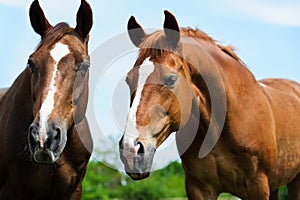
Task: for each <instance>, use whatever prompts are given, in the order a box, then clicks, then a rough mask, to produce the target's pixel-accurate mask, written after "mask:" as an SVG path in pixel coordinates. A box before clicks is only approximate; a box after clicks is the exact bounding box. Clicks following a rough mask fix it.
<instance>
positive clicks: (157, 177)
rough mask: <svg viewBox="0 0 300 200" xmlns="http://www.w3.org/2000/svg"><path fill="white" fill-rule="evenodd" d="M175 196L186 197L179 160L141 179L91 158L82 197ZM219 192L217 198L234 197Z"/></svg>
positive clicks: (143, 199) (132, 199)
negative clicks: (128, 175) (126, 174)
mask: <svg viewBox="0 0 300 200" xmlns="http://www.w3.org/2000/svg"><path fill="white" fill-rule="evenodd" d="M279 196H280V200H285V199H287V188H286V187H285V186H284V187H281V188H280V189H279ZM174 197H176V199H177V198H178V199H179V198H180V197H181V198H183V199H186V198H185V197H186V194H185V187H184V172H183V169H182V166H181V164H180V163H178V162H174V163H171V164H170V165H168V166H167V167H165V168H164V169H161V170H158V171H155V172H152V173H151V176H150V177H149V178H147V179H144V180H141V181H133V180H131V179H130V178H129V177H127V176H125V175H122V174H121V173H119V172H118V171H117V170H114V169H112V168H110V167H108V166H106V165H104V164H102V163H100V162H96V161H91V162H90V163H89V165H88V170H87V174H86V176H85V179H84V181H83V200H111V199H116V200H159V199H172V198H174ZM235 199H236V198H235V197H233V196H232V195H230V194H229V193H222V194H220V195H219V197H218V200H235Z"/></svg>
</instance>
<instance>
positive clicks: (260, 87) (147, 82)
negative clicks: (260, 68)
mask: <svg viewBox="0 0 300 200" xmlns="http://www.w3.org/2000/svg"><path fill="white" fill-rule="evenodd" d="M165 17H166V18H165V22H164V30H162V31H157V32H154V33H152V34H146V33H145V32H144V30H143V29H142V27H141V26H140V25H139V24H138V23H137V22H136V21H135V18H134V17H131V18H130V20H129V22H128V31H129V36H130V38H131V40H132V42H133V43H134V44H135V45H136V46H137V47H139V48H140V51H139V55H138V59H137V61H136V63H135V65H134V67H133V69H132V70H131V71H130V72H129V73H128V76H127V83H128V84H129V87H130V90H131V108H130V111H129V115H128V120H127V124H126V128H125V134H124V135H123V137H122V139H121V141H120V155H121V159H122V161H123V163H124V165H125V170H126V172H127V173H128V174H129V176H130V177H131V178H133V179H143V178H146V177H147V176H149V173H150V170H151V165H152V160H153V156H154V153H155V150H156V149H157V148H158V147H159V146H160V145H161V144H162V143H163V142H164V141H165V139H166V138H167V137H168V136H169V135H170V134H171V133H172V132H177V133H176V141H177V146H178V150H179V153H180V155H181V159H182V165H183V168H184V171H185V178H186V180H185V182H186V192H187V196H188V198H189V199H193V200H194V199H196V200H197V199H203V200H208V199H216V198H217V196H218V194H220V193H221V192H230V193H232V194H234V195H236V196H238V197H240V198H243V199H261V200H267V199H269V198H272V197H274V198H276V194H275V193H276V191H277V189H278V187H280V186H281V185H284V184H287V185H288V190H289V199H293V200H294V199H298V200H299V199H300V124H299V122H300V85H299V84H298V83H296V82H293V81H289V80H284V79H266V80H262V81H257V80H256V79H255V77H254V76H253V74H252V73H251V72H250V71H249V70H248V69H247V68H246V67H245V65H244V64H243V63H242V62H241V61H240V59H239V58H238V57H237V55H236V54H235V53H234V51H233V49H232V48H231V47H224V46H221V45H218V44H216V43H215V41H214V40H213V39H211V38H210V37H209V36H208V35H207V34H205V33H203V32H201V31H199V30H194V29H191V28H179V27H178V24H177V21H176V19H175V17H174V16H173V15H172V14H170V13H169V12H167V11H165Z"/></svg>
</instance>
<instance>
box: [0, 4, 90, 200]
mask: <svg viewBox="0 0 300 200" xmlns="http://www.w3.org/2000/svg"><path fill="white" fill-rule="evenodd" d="M29 14H30V21H31V25H32V27H33V29H34V30H35V32H36V33H38V34H39V35H40V36H41V42H40V44H39V45H38V47H37V49H36V50H35V52H34V53H33V54H31V56H30V57H29V59H28V64H27V67H26V69H24V71H23V72H22V73H21V74H20V75H19V76H18V78H17V79H16V80H15V81H14V83H13V85H12V86H11V87H10V88H9V89H7V90H2V92H1V93H2V94H1V96H2V95H3V94H4V92H5V94H4V96H2V98H1V100H0V130H1V131H0V146H1V151H0V162H1V165H0V199H3V200H4V199H5V200H6V199H24V200H25V199H26V200H27V199H72V200H74V199H81V191H82V188H81V187H82V180H83V177H84V175H85V172H86V167H87V163H88V161H89V158H90V155H91V151H92V139H91V135H90V132H89V127H88V123H87V121H86V118H85V111H86V107H87V98H88V70H89V55H88V45H87V44H88V38H89V37H88V35H89V32H90V29H91V27H92V23H93V21H92V11H91V8H90V5H89V4H88V3H87V2H86V1H85V0H82V1H81V5H80V8H79V10H78V13H77V25H76V28H71V27H69V25H67V24H66V23H59V24H57V25H56V26H51V25H50V23H49V22H48V20H47V19H46V18H45V15H44V13H43V11H42V9H41V7H40V5H39V2H38V1H37V0H35V1H34V2H33V3H32V4H31V7H30V12H29Z"/></svg>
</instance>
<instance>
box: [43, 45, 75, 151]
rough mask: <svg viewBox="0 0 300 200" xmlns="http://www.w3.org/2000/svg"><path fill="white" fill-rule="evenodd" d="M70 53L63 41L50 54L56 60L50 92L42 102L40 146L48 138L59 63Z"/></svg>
mask: <svg viewBox="0 0 300 200" xmlns="http://www.w3.org/2000/svg"><path fill="white" fill-rule="evenodd" d="M69 53H70V50H69V47H68V46H67V45H65V44H62V43H60V42H59V43H57V44H56V45H55V46H54V48H53V49H52V50H51V51H50V55H51V57H52V58H53V60H54V61H55V64H54V69H53V74H52V78H51V82H50V85H49V87H48V94H47V96H46V98H45V100H44V102H43V103H42V106H41V109H40V131H39V132H40V133H39V141H40V146H41V147H42V148H43V147H44V143H45V141H46V139H47V129H48V124H47V121H48V118H49V115H50V114H51V113H52V111H53V109H54V95H55V93H56V86H55V77H56V74H57V68H58V67H57V65H58V63H59V61H60V60H61V59H62V58H63V57H65V56H66V55H68V54H69Z"/></svg>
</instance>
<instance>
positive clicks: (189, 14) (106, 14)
mask: <svg viewBox="0 0 300 200" xmlns="http://www.w3.org/2000/svg"><path fill="white" fill-rule="evenodd" d="M31 2H32V1H29V0H0V32H1V37H0V58H1V65H0V71H1V73H0V88H1V87H8V86H10V85H11V84H12V82H13V81H14V79H15V78H16V77H17V76H18V74H19V73H20V72H21V71H22V70H23V69H24V67H25V66H26V63H27V59H28V56H29V55H30V54H31V53H32V52H33V51H34V49H35V46H36V45H37V44H38V42H39V40H40V38H39V36H38V35H37V34H36V33H34V31H33V30H32V28H31V26H30V22H29V17H28V9H29V6H30V4H31ZM89 3H90V4H91V6H92V9H93V12H94V26H93V28H92V31H91V38H90V54H91V55H93V51H94V50H95V49H96V48H97V47H98V46H99V45H101V44H103V43H104V42H106V41H107V40H109V39H111V38H112V37H114V36H116V35H118V34H122V33H124V32H126V26H127V20H128V19H129V17H130V16H131V15H134V16H135V17H136V19H137V20H138V21H139V22H140V24H141V25H142V26H143V27H145V28H161V27H162V24H163V19H164V16H163V11H164V10H165V9H167V10H169V11H171V12H172V13H173V14H174V15H175V16H176V18H177V20H178V23H179V25H180V26H183V27H186V26H190V27H193V28H199V29H201V30H203V31H204V32H206V33H208V34H209V35H210V36H212V37H213V38H214V39H215V40H217V41H218V42H219V43H221V44H223V45H233V46H234V47H236V53H237V54H238V56H239V57H240V58H241V59H242V60H243V61H244V62H245V63H246V64H247V67H248V68H249V69H250V70H251V71H252V73H253V74H254V75H255V76H256V77H257V79H262V78H268V77H281V78H288V79H293V80H295V81H298V82H300V49H299V48H300V1H299V0H210V1H200V0H184V1H183V0H181V1H167V0H165V1H161V0H152V1H149V0H129V1H122V0H110V1H100V0H89ZM40 4H41V6H42V8H43V10H44V12H45V15H46V17H47V18H48V20H49V21H50V23H52V24H53V25H54V24H56V23H58V22H61V21H66V22H68V23H69V24H70V25H71V26H75V16H76V12H77V9H78V7H79V4H80V1H79V0H51V1H49V0H48V1H47V0H40ZM116 48H118V46H117V45H116ZM92 59H93V58H92ZM135 59H136V55H135V54H134V53H133V54H128V55H127V56H126V58H124V59H123V60H122V59H120V60H118V61H117V62H115V63H114V65H113V66H114V68H112V69H108V70H107V71H106V72H107V77H106V80H111V78H112V77H115V76H114V72H116V71H119V69H122V70H123V71H122V70H121V72H123V74H124V75H125V74H126V71H127V70H128V69H129V68H130V67H131V65H132V63H133V62H134V61H135ZM122 61H123V62H122ZM96 67H101V66H93V63H92V68H96ZM119 67H120V68H119ZM119 72H120V71H119ZM118 78H122V75H121V76H120V77H118ZM103 80H105V78H104V79H103ZM103 80H102V81H103ZM100 82H101V81H100ZM115 82H116V83H115V84H118V81H115ZM108 84H110V83H109V82H104V83H102V86H103V85H104V86H107V85H108ZM100 85H101V84H100ZM119 88H126V86H124V85H122V84H121V85H120V87H119ZM101 89H103V91H101ZM98 90H100V91H99V92H98V94H95V98H98V96H99V94H101V95H100V96H102V97H103V96H105V94H107V97H105V98H104V100H103V101H107V102H110V104H109V103H108V104H107V105H108V106H106V107H105V108H103V107H102V108H101V105H97V106H96V107H97V109H100V110H101V109H102V110H101V111H99V112H97V113H101V114H102V117H103V116H104V117H103V118H101V116H100V117H98V118H100V121H101V120H102V124H104V125H107V127H106V128H105V129H106V130H107V133H108V134H110V133H112V132H120V130H122V126H124V119H126V114H124V115H120V116H121V117H120V116H117V117H119V118H120V120H121V122H120V125H119V127H118V126H116V123H115V121H114V120H116V119H112V118H114V117H116V116H112V117H106V116H108V115H109V113H111V112H112V110H114V109H115V108H110V107H111V106H112V103H111V102H112V100H111V98H112V97H111V96H113V95H114V94H112V93H109V92H108V91H109V88H107V87H104V88H101V87H100V86H99V87H98ZM126 92H128V91H126ZM103 94H104V95H103ZM128 97H129V94H127V96H126V95H125V94H124V102H125V103H123V104H122V105H124V106H123V107H125V106H126V105H128ZM99 98H100V97H99ZM118 98H120V97H118ZM125 99H126V100H125ZM113 101H114V100H113ZM99 102H102V100H100V101H99ZM122 102H123V101H122ZM118 103H120V105H121V102H120V101H119V102H117V104H118ZM103 104H105V102H104V103H103ZM105 105H106V104H105ZM127 109H128V108H126V109H125V110H124V113H126V111H127ZM115 115H118V114H115ZM122 119H123V120H122ZM103 122H104V123H103ZM98 123H99V122H98ZM117 125H118V123H117ZM119 136H120V135H118V134H117V135H116V136H113V137H115V138H118V137H119Z"/></svg>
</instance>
